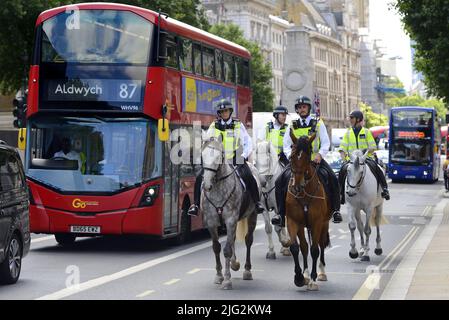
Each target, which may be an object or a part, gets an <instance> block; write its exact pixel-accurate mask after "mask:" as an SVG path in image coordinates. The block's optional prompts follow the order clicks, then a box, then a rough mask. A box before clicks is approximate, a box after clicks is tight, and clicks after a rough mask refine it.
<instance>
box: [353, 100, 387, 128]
mask: <svg viewBox="0 0 449 320" xmlns="http://www.w3.org/2000/svg"><path fill="white" fill-rule="evenodd" d="M360 111H362V112H363V116H364V120H365V127H367V128H371V127H375V126H386V125H388V118H387V117H386V116H385V115H383V114H381V113H375V112H373V109H372V108H371V106H369V105H367V104H365V103H363V102H361V103H360Z"/></svg>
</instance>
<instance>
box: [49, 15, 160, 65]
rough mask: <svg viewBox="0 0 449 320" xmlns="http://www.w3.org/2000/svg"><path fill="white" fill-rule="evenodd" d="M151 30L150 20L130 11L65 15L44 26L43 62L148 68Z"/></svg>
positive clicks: (52, 19) (58, 16)
mask: <svg viewBox="0 0 449 320" xmlns="http://www.w3.org/2000/svg"><path fill="white" fill-rule="evenodd" d="M73 19H74V21H72V20H73ZM152 31H153V28H152V24H151V23H150V22H149V21H147V20H145V19H144V18H142V17H140V16H138V15H136V14H134V13H131V12H127V11H117V10H80V11H78V12H77V13H76V14H72V12H63V13H60V14H58V15H57V16H55V17H53V18H51V19H49V20H47V21H45V22H44V23H43V26H42V49H41V50H42V51H41V61H42V62H44V63H97V64H98V63H100V64H104V63H119V64H145V65H147V64H148V62H149V54H150V39H151V36H152Z"/></svg>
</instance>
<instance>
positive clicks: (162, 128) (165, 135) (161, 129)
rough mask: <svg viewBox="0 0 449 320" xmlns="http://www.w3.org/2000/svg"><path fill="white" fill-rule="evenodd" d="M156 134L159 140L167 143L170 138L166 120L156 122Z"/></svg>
mask: <svg viewBox="0 0 449 320" xmlns="http://www.w3.org/2000/svg"><path fill="white" fill-rule="evenodd" d="M157 133H158V136H159V140H161V141H168V139H169V138H170V130H169V122H168V119H165V118H163V119H159V120H158V122H157Z"/></svg>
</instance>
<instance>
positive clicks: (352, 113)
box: [349, 110, 363, 121]
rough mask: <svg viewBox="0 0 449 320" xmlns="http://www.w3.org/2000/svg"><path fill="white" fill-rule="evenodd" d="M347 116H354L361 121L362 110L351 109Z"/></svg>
mask: <svg viewBox="0 0 449 320" xmlns="http://www.w3.org/2000/svg"><path fill="white" fill-rule="evenodd" d="M349 117H351V118H352V117H354V118H356V119H357V120H359V121H362V120H363V112H362V111H359V110H353V111H351V113H350V114H349Z"/></svg>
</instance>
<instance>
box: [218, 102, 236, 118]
mask: <svg viewBox="0 0 449 320" xmlns="http://www.w3.org/2000/svg"><path fill="white" fill-rule="evenodd" d="M226 109H231V115H232V112H233V111H234V108H233V107H232V103H231V101H229V100H228V99H221V100H219V101H218V102H217V104H216V105H215V111H217V115H220V112H221V111H223V110H226Z"/></svg>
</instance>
